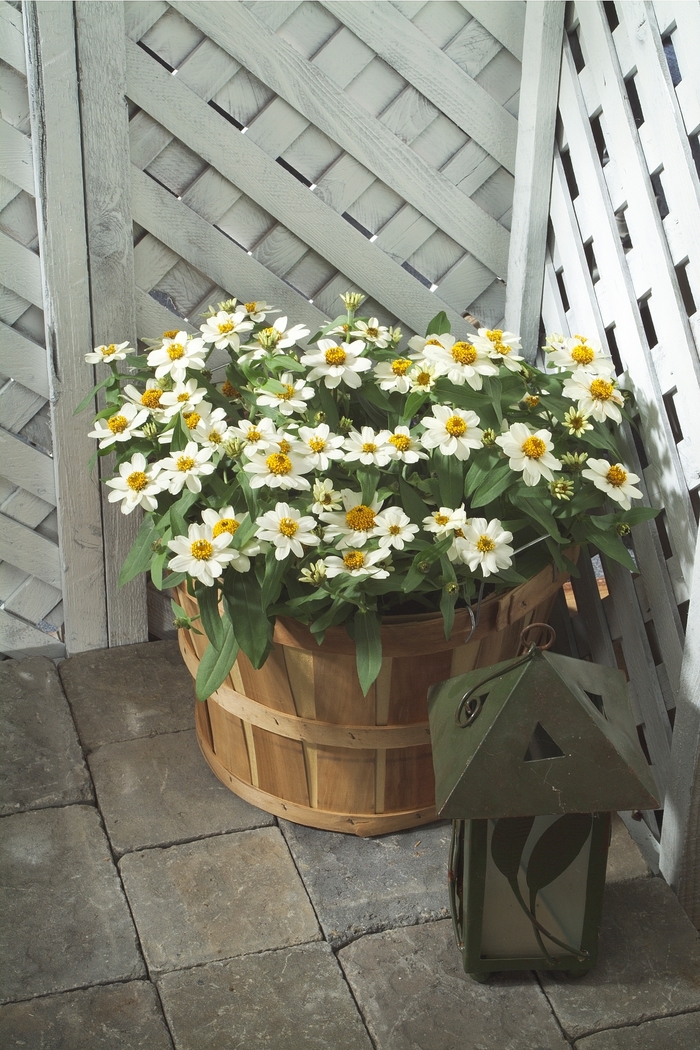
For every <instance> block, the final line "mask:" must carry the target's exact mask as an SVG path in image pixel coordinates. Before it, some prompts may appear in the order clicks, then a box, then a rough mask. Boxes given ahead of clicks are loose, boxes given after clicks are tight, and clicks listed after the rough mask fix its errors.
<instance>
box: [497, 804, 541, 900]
mask: <svg viewBox="0 0 700 1050" xmlns="http://www.w3.org/2000/svg"><path fill="white" fill-rule="evenodd" d="M534 823H535V818H534V817H502V818H501V819H500V820H497V821H496V824H495V827H494V829H493V835H492V836H491V856H492V857H493V862H494V864H495V865H496V867H497V868H498V870H499V871H500V872H501V874H502V875H505V877H506V878H507V879H508V882H509V883H510V884H511V887H512V888H513V892H515V887H514V886H513V883H515V886H517V884H518V882H517V880H518V871H519V870H520V861H521V860H522V857H523V850H524V849H525V843H526V842H527V840H528V836H529V834H530V832H531V831H532V825H533V824H534Z"/></svg>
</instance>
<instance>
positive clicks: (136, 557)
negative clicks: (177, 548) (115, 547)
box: [119, 518, 159, 587]
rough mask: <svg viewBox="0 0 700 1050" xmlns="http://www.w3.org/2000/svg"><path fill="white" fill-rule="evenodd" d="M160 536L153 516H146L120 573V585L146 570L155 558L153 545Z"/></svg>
mask: <svg viewBox="0 0 700 1050" xmlns="http://www.w3.org/2000/svg"><path fill="white" fill-rule="evenodd" d="M158 538H159V537H158V532H157V530H156V529H155V528H154V526H153V521H152V520H151V518H144V520H143V522H142V524H141V528H140V529H139V531H138V534H137V536H136V539H135V540H134V542H133V544H132V546H131V550H130V551H129V553H128V554H127V556H126V558H125V560H124V564H123V565H122V569H121V572H120V573H119V586H120V587H123V586H124V584H125V583H128V582H129V580H133V579H134V577H136V576H138V575H139V573H142V572H145V571H146V569H147V568H148V567H149V565H150V564H151V561H152V559H153V551H152V549H151V548H152V545H153V543H154V542H155V540H157V539H158Z"/></svg>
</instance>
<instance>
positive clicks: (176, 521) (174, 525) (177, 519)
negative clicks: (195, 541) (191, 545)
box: [170, 489, 199, 536]
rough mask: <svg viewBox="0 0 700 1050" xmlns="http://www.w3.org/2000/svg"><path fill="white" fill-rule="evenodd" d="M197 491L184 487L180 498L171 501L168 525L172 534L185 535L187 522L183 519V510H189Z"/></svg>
mask: <svg viewBox="0 0 700 1050" xmlns="http://www.w3.org/2000/svg"><path fill="white" fill-rule="evenodd" d="M198 496H199V493H198V492H190V490H189V489H186V491H185V492H183V494H182V496H180V499H179V500H177V502H175V503H173V505H172V507H171V508H170V527H171V529H172V530H173V536H186V535H187V531H188V530H187V522H186V521H185V517H184V516H185V512H186V511H188V510H189V508H190V507H191V506H192V504H193V503H195V502H196V500H197V497H198Z"/></svg>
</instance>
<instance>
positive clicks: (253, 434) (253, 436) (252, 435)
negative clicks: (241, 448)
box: [245, 427, 262, 445]
mask: <svg viewBox="0 0 700 1050" xmlns="http://www.w3.org/2000/svg"><path fill="white" fill-rule="evenodd" d="M261 438H262V434H261V433H260V431H259V430H256V429H255V427H251V428H250V430H249V431H248V433H247V434H246V436H245V439H246V441H250V442H251V443H252V444H253V445H254V444H255V442H256V441H260V439H261Z"/></svg>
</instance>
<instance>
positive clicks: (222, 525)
mask: <svg viewBox="0 0 700 1050" xmlns="http://www.w3.org/2000/svg"><path fill="white" fill-rule="evenodd" d="M239 525H240V522H239V521H236V519H235V518H220V519H219V521H217V523H216V525H215V526H214V528H213V529H212V532H213V533H214V536H215V537H216V536H220V535H221V533H222V532H230V533H231V535H232V536H233V534H234V532H235V531H236V529H237V528H238V526H239Z"/></svg>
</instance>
